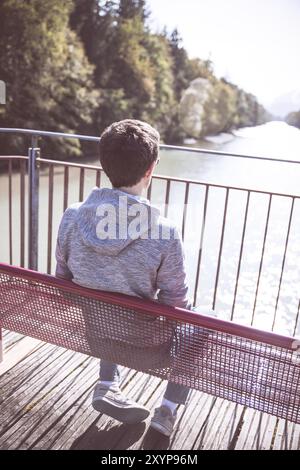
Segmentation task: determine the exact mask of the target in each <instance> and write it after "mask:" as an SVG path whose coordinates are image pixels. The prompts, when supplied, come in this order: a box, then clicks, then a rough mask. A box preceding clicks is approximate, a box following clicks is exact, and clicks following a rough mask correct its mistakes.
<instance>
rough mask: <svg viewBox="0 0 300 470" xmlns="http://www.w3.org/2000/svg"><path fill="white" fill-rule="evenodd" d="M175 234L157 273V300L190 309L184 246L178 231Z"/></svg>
mask: <svg viewBox="0 0 300 470" xmlns="http://www.w3.org/2000/svg"><path fill="white" fill-rule="evenodd" d="M175 234H176V236H175V237H174V239H173V240H170V244H169V246H168V249H167V252H166V253H165V255H164V256H163V260H162V262H161V265H160V267H159V270H158V273H157V288H158V289H159V292H158V296H157V298H158V301H159V302H161V303H163V304H167V305H172V306H174V307H180V308H186V309H190V308H191V306H192V305H191V302H190V301H189V298H188V285H187V279H186V270H185V260H184V251H183V245H182V241H181V238H180V236H179V234H178V232H177V230H175Z"/></svg>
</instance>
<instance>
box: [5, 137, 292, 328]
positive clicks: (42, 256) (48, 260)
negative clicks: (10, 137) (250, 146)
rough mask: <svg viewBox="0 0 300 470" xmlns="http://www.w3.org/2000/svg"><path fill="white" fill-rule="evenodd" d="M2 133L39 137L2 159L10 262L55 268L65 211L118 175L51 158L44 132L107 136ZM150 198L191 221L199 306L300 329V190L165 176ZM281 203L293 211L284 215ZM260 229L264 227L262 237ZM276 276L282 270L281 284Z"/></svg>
mask: <svg viewBox="0 0 300 470" xmlns="http://www.w3.org/2000/svg"><path fill="white" fill-rule="evenodd" d="M0 132H17V133H22V134H27V135H30V136H31V137H32V142H31V147H30V148H29V151H28V156H27V157H26V156H9V157H0V161H6V162H7V177H6V181H7V188H6V189H5V191H6V190H7V195H8V197H7V204H6V208H5V209H4V208H3V210H5V211H7V212H6V214H7V215H8V217H6V219H7V230H6V232H7V236H6V238H7V242H8V259H7V260H6V259H2V260H1V261H8V262H9V263H10V264H19V265H20V266H26V265H27V266H28V267H30V268H32V269H38V268H39V269H40V270H43V271H46V272H48V273H51V272H53V266H54V245H55V239H56V233H57V228H58V223H59V220H60V218H61V215H62V213H63V211H64V210H65V209H66V208H67V207H68V205H69V204H70V203H72V202H76V201H78V200H79V201H82V200H83V199H84V197H85V195H87V194H88V192H89V191H90V189H91V188H92V186H94V185H96V186H103V185H107V184H108V181H107V179H106V177H105V175H104V174H103V171H102V169H101V168H100V167H98V166H94V165H84V164H81V163H73V162H62V161H54V160H49V159H45V158H41V157H40V150H39V148H38V138H41V137H52V138H56V137H64V138H76V139H80V140H89V141H93V142H97V141H98V140H99V138H97V137H89V136H81V135H76V134H62V133H54V132H44V131H36V130H24V129H0ZM161 149H164V150H166V149H167V150H178V151H182V150H184V151H189V152H194V153H195V152H196V153H199V154H204V155H211V156H213V155H218V156H220V157H221V156H224V157H234V158H246V159H259V160H267V161H270V160H271V161H274V162H277V163H278V162H284V163H294V164H299V163H300V162H299V161H293V160H292V161H291V160H284V159H273V158H268V157H262V158H260V157H255V156H251V155H240V154H229V153H225V152H224V153H223V152H217V151H212V150H206V149H196V148H187V147H178V146H165V145H162V146H161ZM13 162H14V164H13ZM4 176H5V175H2V178H4ZM0 189H1V188H0ZM3 191H4V190H3ZM18 192H19V196H18V198H17V197H16V194H17V193H18ZM148 198H149V199H150V200H151V201H152V202H153V203H160V204H162V206H163V214H164V215H165V216H171V217H175V218H176V222H177V224H178V225H180V227H181V232H182V237H183V240H184V243H185V246H186V253H187V263H188V271H189V281H190V285H191V288H192V290H193V300H194V304H195V305H196V304H199V303H202V304H205V305H206V306H207V307H212V308H214V309H215V308H217V309H218V310H219V311H223V312H224V318H227V319H231V320H233V319H237V320H238V321H244V322H245V323H248V324H251V325H258V326H260V327H261V326H265V327H266V329H270V330H276V329H277V330H278V329H279V330H280V328H281V327H283V328H284V329H285V330H286V333H288V334H293V335H295V334H297V333H298V330H299V321H298V320H299V312H300V300H299V298H300V291H299V285H300V283H299V280H300V279H299V269H300V268H298V266H299V267H300V253H299V249H298V248H297V247H298V246H299V245H298V238H297V236H298V233H299V232H300V231H299V226H300V225H299V222H300V196H298V195H295V194H293V193H284V192H280V191H278V192H276V191H264V190H258V189H252V188H245V187H242V186H238V185H225V184H217V183H209V182H203V181H202V182H201V181H197V180H192V179H183V178H175V177H170V176H162V175H155V176H154V177H153V180H152V183H151V186H150V187H149V190H148ZM17 199H18V200H19V202H18V203H17ZM278 204H279V205H281V206H282V207H283V209H282V208H281V209H282V210H281V211H279V212H278V211H277V212H278V213H277V212H276V210H277V209H276V208H277V206H278ZM26 205H28V217H26ZM174 207H175V210H173V209H174ZM17 214H18V217H17V216H16V215H17ZM274 214H275V215H274ZM273 219H275V222H276V224H275V226H276V230H275V229H274V220H273ZM2 220H4V219H3V218H2ZM278 227H279V228H278ZM297 227H298V229H297ZM254 229H255V231H256V232H259V234H257V233H256V234H255V237H253V233H254V232H253V231H254ZM234 230H235V231H234ZM191 233H193V236H192V237H191ZM275 235H276V236H275ZM26 239H27V245H26ZM3 242H4V240H3ZM39 242H40V243H39ZM299 242H300V241H299ZM2 245H3V243H2ZM17 246H19V249H18V250H17ZM26 246H27V248H26ZM270 247H271V248H272V247H273V248H272V249H273V251H275V253H276V256H275V255H274V253H273V254H272V253H271V256H270V253H269V251H270ZM39 248H40V249H39ZM15 251H17V253H16V254H15V253H14V252H15ZM26 251H27V259H28V262H27V263H25V259H26ZM251 256H252V258H255V260H251V259H250V258H251ZM273 258H274V259H273ZM275 258H276V259H275ZM291 265H293V266H294V268H293V270H291V269H290V266H291ZM270 272H272V273H273V274H274V275H273V277H272V279H271V280H270V277H269V274H270ZM290 278H291V279H290ZM268 282H269V283H271V284H272V285H268ZM271 291H272V294H271ZM264 297H268V302H266V301H265V302H264ZM224 299H226V300H224ZM264 312H265V313H264ZM261 323H263V325H262V324H261Z"/></svg>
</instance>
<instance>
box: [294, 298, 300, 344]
mask: <svg viewBox="0 0 300 470" xmlns="http://www.w3.org/2000/svg"><path fill="white" fill-rule="evenodd" d="M299 313H300V299H299V302H298V310H297V315H296V321H295V328H294V332H293V336H295V335H296V331H297V326H298V319H299Z"/></svg>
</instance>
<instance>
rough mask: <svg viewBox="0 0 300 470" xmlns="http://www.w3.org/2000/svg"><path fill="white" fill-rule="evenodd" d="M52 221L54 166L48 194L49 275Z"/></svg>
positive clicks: (51, 171) (48, 267)
mask: <svg viewBox="0 0 300 470" xmlns="http://www.w3.org/2000/svg"><path fill="white" fill-rule="evenodd" d="M52 220H53V165H50V167H49V192H48V251H47V273H48V274H50V273H51V255H52Z"/></svg>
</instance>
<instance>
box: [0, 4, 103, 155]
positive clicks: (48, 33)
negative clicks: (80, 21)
mask: <svg viewBox="0 0 300 470" xmlns="http://www.w3.org/2000/svg"><path fill="white" fill-rule="evenodd" d="M71 7H72V2H71V1H70V0H62V1H60V0H49V1H47V2H40V1H39V0H27V1H26V2H19V1H18V0H4V1H2V2H1V4H0V18H1V28H0V48H1V58H0V74H1V77H3V80H4V81H5V83H6V86H7V104H6V107H5V109H4V113H2V115H1V116H0V124H1V126H3V127H4V126H5V127H25V128H38V129H45V130H56V131H64V132H68V131H71V132H81V131H82V130H83V129H85V128H86V126H87V125H88V124H89V123H90V122H91V119H92V115H93V109H94V108H95V106H96V104H97V99H98V93H97V92H95V91H93V87H94V85H93V81H92V67H91V65H90V64H89V63H88V61H87V59H86V57H85V54H84V51H83V48H82V45H81V43H80V42H79V40H78V38H77V36H76V35H75V33H74V32H72V31H71V30H70V29H69V26H68V21H69V14H70V10H71ZM44 148H45V150H46V151H47V153H51V154H54V155H55V156H56V157H58V156H59V155H61V156H63V154H65V155H77V154H79V153H80V145H79V142H77V141H75V140H74V141H73V140H67V139H65V140H64V141H61V142H59V141H57V140H55V139H53V140H51V141H47V145H46V146H45V147H44ZM5 149H7V151H10V152H11V151H21V150H22V151H24V149H23V142H22V141H21V140H20V139H16V138H15V136H14V137H13V138H11V137H10V136H9V137H5V138H4V139H3V141H2V150H5Z"/></svg>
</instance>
